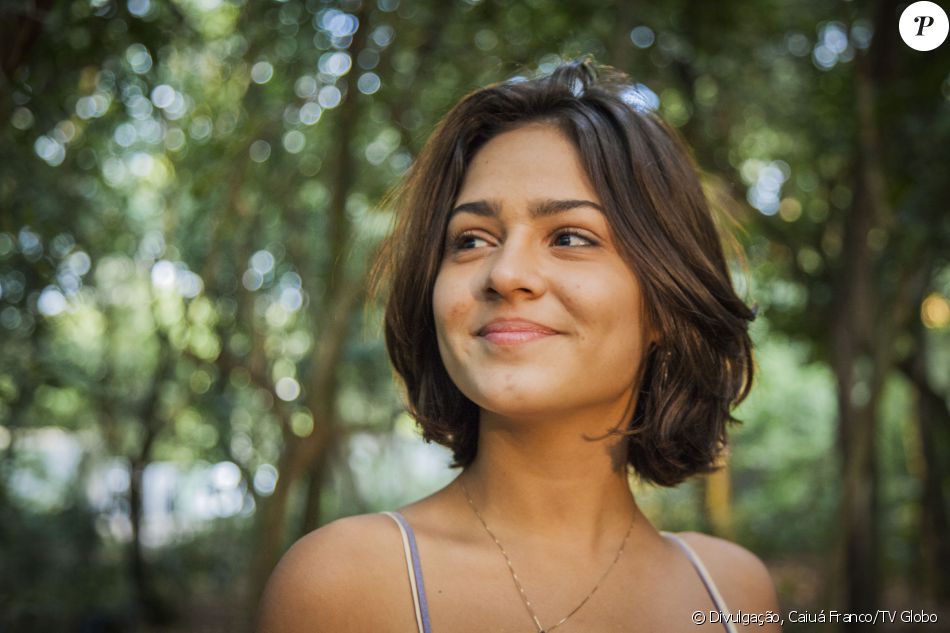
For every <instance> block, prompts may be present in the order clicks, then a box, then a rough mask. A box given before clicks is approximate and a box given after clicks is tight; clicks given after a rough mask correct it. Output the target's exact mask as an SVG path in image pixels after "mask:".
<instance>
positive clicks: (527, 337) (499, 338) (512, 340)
mask: <svg viewBox="0 0 950 633" xmlns="http://www.w3.org/2000/svg"><path fill="white" fill-rule="evenodd" d="M554 335H555V333H554V332H538V331H537V330H502V331H497V332H487V333H485V334H482V338H484V339H485V340H487V341H489V342H491V343H494V344H495V345H521V344H522V343H529V342H531V341H536V340H538V339H542V338H547V337H549V336H554Z"/></svg>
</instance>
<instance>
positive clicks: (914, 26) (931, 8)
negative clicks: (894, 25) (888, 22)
mask: <svg viewBox="0 0 950 633" xmlns="http://www.w3.org/2000/svg"><path fill="white" fill-rule="evenodd" d="M898 29H900V33H901V39H903V40H904V43H905V44H907V45H908V46H910V47H911V48H912V49H914V50H917V51H932V50H933V49H935V48H937V47H938V46H940V45H941V44H943V42H944V40H946V39H947V31H948V30H950V23H948V20H947V14H946V12H944V10H943V9H942V8H940V5H939V4H937V3H936V2H926V1H924V0H921V2H914V3H913V4H911V5H910V6H909V7H907V8H906V9H904V12H903V13H901V19H900V22H898Z"/></svg>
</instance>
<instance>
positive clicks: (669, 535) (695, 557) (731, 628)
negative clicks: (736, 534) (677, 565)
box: [660, 532, 738, 633]
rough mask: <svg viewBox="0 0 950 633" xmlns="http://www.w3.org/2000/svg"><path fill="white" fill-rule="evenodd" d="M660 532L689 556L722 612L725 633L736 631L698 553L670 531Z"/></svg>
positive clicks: (724, 603) (710, 595) (723, 601)
mask: <svg viewBox="0 0 950 633" xmlns="http://www.w3.org/2000/svg"><path fill="white" fill-rule="evenodd" d="M660 534H662V535H663V536H665V537H666V538H668V539H669V540H671V541H673V542H674V543H676V544H677V545H679V546H680V549H682V550H683V551H684V552H685V553H686V557H687V558H689V562H691V563H692V564H693V567H694V568H695V569H696V572H697V573H698V574H699V578H700V579H701V580H702V581H703V585H705V587H706V591H707V592H708V593H709V597H710V598H712V601H713V604H714V605H715V606H716V610H717V611H719V613H721V614H722V624H723V626H724V627H725V628H726V633H738V632H737V631H736V625H735V623H733V621H732V614H731V613H729V608H728V607H727V606H726V601H725V600H723V598H722V594H720V593H719V589H718V588H717V587H716V583H715V582H713V579H712V576H711V575H710V574H709V570H707V569H706V566H705V565H703V561H702V559H700V558H699V554H697V553H696V552H695V550H693V548H692V547H690V546H689V544H688V543H687V542H686V541H684V540H683V539H681V538H680V537H678V536H677V535H675V534H673V533H672V532H660Z"/></svg>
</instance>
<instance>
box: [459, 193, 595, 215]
mask: <svg viewBox="0 0 950 633" xmlns="http://www.w3.org/2000/svg"><path fill="white" fill-rule="evenodd" d="M578 207H590V208H592V209H597V210H598V211H600V212H601V213H603V212H604V209H603V207H601V206H600V205H599V204H597V203H596V202H592V201H591V200H573V199H569V200H553V199H550V198H546V199H543V200H532V201H531V202H530V203H529V208H530V211H529V213H530V215H531V217H532V218H538V217H547V216H551V215H556V214H558V213H563V212H565V211H570V210H571V209H577V208H578ZM500 209H501V205H499V204H498V202H497V201H495V200H475V201H473V202H463V203H462V204H460V205H458V206H456V207H455V208H454V209H452V212H451V213H450V214H449V218H451V217H452V216H454V215H455V214H456V213H472V214H475V215H481V216H487V217H497V216H498V215H500Z"/></svg>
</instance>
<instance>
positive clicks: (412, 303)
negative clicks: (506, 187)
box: [374, 61, 755, 486]
mask: <svg viewBox="0 0 950 633" xmlns="http://www.w3.org/2000/svg"><path fill="white" fill-rule="evenodd" d="M645 94H648V93H645V91H643V90H642V89H638V88H636V87H634V86H633V85H631V83H630V81H629V79H628V78H627V77H626V76H625V75H623V74H621V73H619V72H617V71H614V70H613V69H610V68H607V67H603V66H596V65H594V64H593V63H591V62H590V61H578V62H571V63H567V64H564V65H562V66H560V67H558V68H557V69H556V70H554V72H553V73H551V74H550V75H547V76H544V77H540V78H537V79H530V80H526V79H521V78H519V79H516V80H510V81H506V82H502V83H498V84H493V85H491V86H488V87H486V88H483V89H480V90H476V91H475V92H473V93H471V94H469V95H468V96H466V97H465V98H464V99H462V100H461V101H460V102H459V103H458V104H457V105H456V106H455V107H453V108H452V109H451V110H450V111H449V113H448V114H447V115H446V116H445V117H444V118H443V119H442V121H441V122H440V123H439V124H438V126H437V127H436V128H435V131H434V132H433V134H432V135H431V137H430V138H429V140H428V142H427V144H426V145H425V147H424V149H423V150H422V152H421V153H420V155H419V157H418V158H417V160H416V161H415V163H414V164H413V166H412V167H411V168H410V170H409V172H408V174H407V176H406V178H405V179H404V181H403V183H402V185H401V186H400V187H399V188H398V189H397V190H396V191H395V192H394V194H393V198H392V201H393V203H394V206H395V209H396V225H395V228H394V231H393V233H392V235H391V236H390V237H389V238H388V239H387V240H385V242H384V243H383V245H382V248H381V251H380V255H379V258H378V259H377V262H376V266H375V268H374V277H375V279H374V285H375V286H376V287H377V288H378V287H380V286H381V285H385V287H386V288H385V289H386V291H387V292H388V301H387V304H386V312H385V336H386V347H387V350H388V352H389V357H390V359H391V360H392V363H393V366H394V368H395V370H396V372H398V374H399V376H400V377H401V378H402V381H403V383H404V385H405V388H406V396H407V399H408V403H407V404H408V409H409V412H410V414H412V415H413V416H414V417H415V419H416V420H417V422H418V423H419V424H420V426H421V427H422V432H423V437H424V438H425V440H426V441H434V442H438V443H439V444H442V445H444V446H447V447H448V448H450V449H451V450H452V452H453V455H454V462H453V464H452V466H453V467H458V466H463V467H464V466H468V465H469V464H471V463H472V461H473V459H474V458H475V455H476V452H477V450H478V407H477V406H476V405H475V404H474V403H473V402H472V401H471V400H469V399H468V398H466V397H465V396H464V395H463V394H462V393H461V391H459V389H458V388H457V387H456V386H455V384H454V383H453V382H452V380H451V379H450V377H449V375H448V373H447V372H446V370H445V367H444V365H443V364H442V359H441V357H440V355H439V348H438V344H437V342H436V330H435V320H434V315H433V309H432V291H433V287H434V283H435V279H436V276H437V275H438V273H439V269H440V264H441V256H442V253H443V249H444V239H445V231H446V226H447V224H448V218H449V212H450V211H451V209H452V205H453V203H454V202H455V199H456V197H457V195H458V192H459V189H460V187H461V184H462V180H463V178H464V176H465V170H466V168H467V166H468V164H469V162H470V161H471V160H472V157H473V156H474V155H475V153H476V152H477V151H478V149H479V148H480V147H482V146H483V145H484V144H485V143H486V142H487V141H488V140H489V139H491V138H493V137H494V136H496V135H498V134H500V133H501V132H504V131H507V130H511V129H513V128H515V127H518V126H521V125H524V124H526V123H532V122H542V123H548V124H551V125H554V126H556V127H558V128H559V129H560V130H561V131H562V132H563V133H564V134H565V135H566V136H567V138H569V139H570V140H571V142H572V143H573V144H574V146H575V147H576V149H577V151H578V154H579V156H580V158H581V162H582V164H583V166H584V169H585V171H586V172H587V175H588V176H589V178H590V180H591V183H592V184H593V186H594V188H595V190H596V191H597V193H598V195H599V196H600V198H601V201H602V203H603V206H604V209H605V214H606V216H607V219H608V221H609V224H610V226H611V231H612V232H613V235H614V238H615V242H616V243H617V245H618V248H619V250H620V251H621V253H622V255H623V256H624V259H625V260H626V261H627V263H628V264H629V265H630V267H631V268H632V269H633V271H634V272H635V274H636V276H637V278H638V280H639V281H640V284H641V289H642V293H643V300H644V306H645V310H646V314H645V316H646V319H647V321H648V322H649V323H650V324H651V325H652V327H653V328H654V332H655V333H656V334H657V335H658V340H659V344H658V345H651V347H650V348H649V349H648V350H647V351H646V352H645V358H644V359H640V360H641V362H642V363H643V365H642V372H641V375H642V379H641V385H640V395H639V397H638V399H637V405H636V410H635V412H634V414H633V417H632V418H631V420H630V423H629V426H628V428H627V429H624V430H622V431H621V432H622V433H623V434H624V435H626V436H627V437H628V439H627V441H628V456H627V463H628V464H629V465H630V466H632V467H633V469H634V470H635V472H636V473H637V474H638V475H639V477H640V478H641V479H643V480H645V481H649V482H653V483H656V484H659V485H664V486H672V485H675V484H678V483H680V482H681V481H683V480H684V479H686V478H687V477H690V476H692V475H695V474H698V473H706V472H711V471H712V470H714V469H715V468H716V462H717V459H718V457H719V456H720V453H721V452H722V450H723V449H724V448H725V446H726V441H727V438H726V425H727V424H726V423H727V422H729V421H735V418H734V417H733V416H732V414H731V410H732V407H734V406H735V405H736V404H738V403H739V402H741V401H742V400H743V399H744V398H745V397H746V395H747V394H748V392H749V389H750V387H751V384H752V377H753V360H752V342H751V340H750V338H749V335H748V323H749V322H750V321H751V320H753V319H754V318H755V313H754V310H752V309H750V308H749V307H748V306H746V305H745V303H743V301H742V300H741V299H740V298H739V297H738V296H737V295H736V293H735V290H734V289H733V286H732V282H731V279H730V276H729V270H728V267H727V264H726V259H725V257H724V255H723V248H722V244H721V242H720V236H719V234H718V232H717V230H716V226H715V224H714V222H713V218H712V214H711V212H710V208H709V204H708V202H707V200H706V197H705V195H704V194H703V191H702V187H701V185H700V182H699V178H698V175H697V169H696V167H695V164H694V162H693V160H692V158H691V156H690V154H689V151H688V150H687V149H686V146H685V144H684V143H683V141H682V140H681V139H680V137H679V135H678V134H677V133H676V132H675V131H674V130H672V129H671V128H670V127H668V126H667V125H666V124H665V123H663V121H661V120H660V119H659V117H657V116H656V115H655V114H653V113H652V112H651V111H650V110H649V109H648V108H647V107H645V104H646V100H645V99H644V95H645ZM634 360H635V359H631V362H633V361H634Z"/></svg>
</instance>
